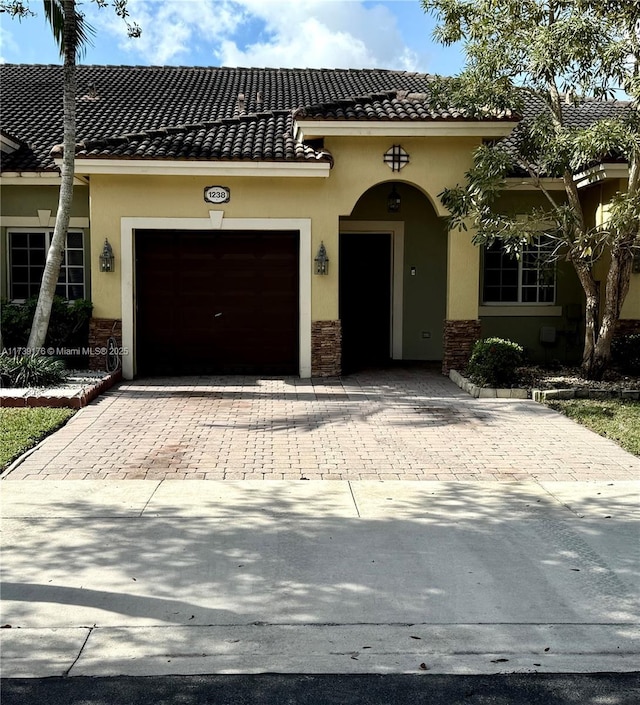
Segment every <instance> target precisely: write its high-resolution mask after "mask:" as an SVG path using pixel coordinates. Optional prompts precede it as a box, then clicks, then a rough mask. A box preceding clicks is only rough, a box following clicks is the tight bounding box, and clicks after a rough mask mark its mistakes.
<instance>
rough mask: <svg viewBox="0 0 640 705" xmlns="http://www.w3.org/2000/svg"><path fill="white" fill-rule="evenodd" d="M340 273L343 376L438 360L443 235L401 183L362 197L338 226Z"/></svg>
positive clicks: (425, 206)
mask: <svg viewBox="0 0 640 705" xmlns="http://www.w3.org/2000/svg"><path fill="white" fill-rule="evenodd" d="M394 189H395V193H397V194H398V196H399V200H400V204H399V210H397V211H392V212H390V209H389V196H390V194H391V193H392V191H393V190H394ZM339 272H340V279H339V287H340V293H339V296H340V320H341V325H342V370H343V373H347V374H348V373H349V372H355V371H358V370H362V369H366V368H370V367H380V366H384V365H387V364H389V363H390V362H391V361H393V360H433V361H440V360H442V355H443V345H442V338H443V326H444V319H445V308H446V273H447V230H446V225H445V223H444V221H443V219H442V218H439V217H438V216H437V215H436V212H435V210H434V208H433V206H432V204H431V202H430V201H429V199H428V197H427V196H426V195H425V194H424V193H423V192H422V191H420V190H419V189H418V188H416V187H415V186H413V185H411V184H407V183H402V182H386V183H381V184H378V185H376V186H374V187H372V188H370V189H369V190H368V191H366V192H365V193H364V194H363V195H362V196H361V197H360V199H359V200H358V202H357V203H356V205H355V207H354V208H353V211H352V212H351V214H350V215H349V216H346V217H343V218H341V219H340V254H339Z"/></svg>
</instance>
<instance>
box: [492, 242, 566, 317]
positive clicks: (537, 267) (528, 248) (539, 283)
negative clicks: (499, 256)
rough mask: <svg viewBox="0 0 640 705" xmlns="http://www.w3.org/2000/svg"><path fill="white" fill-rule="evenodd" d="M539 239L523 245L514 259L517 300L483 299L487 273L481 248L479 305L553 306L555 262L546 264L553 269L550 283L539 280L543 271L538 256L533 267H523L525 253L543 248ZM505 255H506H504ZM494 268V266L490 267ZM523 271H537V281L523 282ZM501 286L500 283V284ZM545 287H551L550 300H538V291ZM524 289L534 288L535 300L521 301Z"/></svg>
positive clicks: (555, 280) (555, 275)
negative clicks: (516, 275) (516, 269)
mask: <svg viewBox="0 0 640 705" xmlns="http://www.w3.org/2000/svg"><path fill="white" fill-rule="evenodd" d="M541 239H542V236H541V237H540V238H538V241H537V242H536V243H531V244H529V245H525V246H524V247H523V248H522V250H521V252H520V256H519V257H518V258H517V259H515V260H514V262H515V264H517V267H518V283H517V300H510V301H492V300H487V299H485V277H486V273H487V269H486V257H485V256H486V247H484V248H483V250H482V282H481V306H483V307H484V306H522V307H528V306H555V303H556V297H557V293H558V291H557V272H556V267H555V264H552V265H548V266H549V267H552V269H553V281H552V282H551V283H549V284H548V283H544V282H542V281H541V274H542V272H543V269H544V268H545V267H544V264H542V260H541V259H540V258H539V259H538V263H537V264H536V265H535V266H533V267H525V265H524V258H525V256H526V255H527V254H529V253H530V252H533V253H536V252H537V253H539V252H540V251H541V250H542V249H543V247H544V246H543V245H541V242H540V241H541ZM504 256H505V257H507V255H504ZM492 269H494V270H495V269H496V268H492ZM500 271H502V268H501V270H500ZM525 271H536V272H537V273H538V276H537V281H536V283H535V284H525V283H524V272H525ZM500 287H501V288H502V285H500ZM545 288H551V289H552V291H553V296H552V297H551V300H550V301H540V292H541V290H542V289H545ZM525 289H535V290H536V299H535V301H523V291H524V290H525Z"/></svg>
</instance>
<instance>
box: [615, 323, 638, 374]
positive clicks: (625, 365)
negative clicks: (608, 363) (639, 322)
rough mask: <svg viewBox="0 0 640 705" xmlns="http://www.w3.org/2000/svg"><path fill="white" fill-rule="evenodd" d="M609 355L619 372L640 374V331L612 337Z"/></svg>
mask: <svg viewBox="0 0 640 705" xmlns="http://www.w3.org/2000/svg"><path fill="white" fill-rule="evenodd" d="M611 357H612V360H613V363H614V365H616V366H617V367H618V368H619V369H620V371H621V372H626V373H627V374H631V375H637V374H640V333H628V334H627V335H620V336H618V337H616V338H614V339H613V341H612V343H611Z"/></svg>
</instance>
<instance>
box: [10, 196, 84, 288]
mask: <svg viewBox="0 0 640 705" xmlns="http://www.w3.org/2000/svg"><path fill="white" fill-rule="evenodd" d="M58 194H59V186H58V185H57V184H52V185H51V186H46V185H45V186H31V185H30V186H13V185H9V186H7V185H2V187H1V188H0V202H1V203H2V213H1V220H0V262H1V263H2V264H1V266H0V298H6V297H7V296H8V288H9V281H8V278H9V275H8V269H7V266H8V257H7V248H8V242H7V230H12V229H16V228H19V229H24V228H30V227H31V228H42V227H51V226H52V224H53V222H54V220H55V216H56V211H57V209H58ZM38 211H50V216H49V218H48V219H47V220H48V222H44V220H43V219H42V218H41V217H40V215H39V214H38ZM42 215H43V216H44V214H42ZM71 217H72V218H84V219H86V218H88V217H89V188H88V186H74V189H73V206H72V209H71ZM16 219H18V220H16ZM8 223H11V225H8ZM73 229H74V230H83V232H84V233H85V239H84V242H85V261H88V258H89V251H90V231H89V228H78V227H74V228H73ZM89 270H90V268H89V267H88V266H87V267H86V280H87V284H88V283H89V281H90V277H91V274H90V271H89ZM89 290H90V287H89V285H88V286H87V298H88V292H89Z"/></svg>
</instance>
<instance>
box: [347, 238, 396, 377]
mask: <svg viewBox="0 0 640 705" xmlns="http://www.w3.org/2000/svg"><path fill="white" fill-rule="evenodd" d="M340 320H341V322H342V370H343V372H345V373H349V372H355V371H357V370H361V369H364V368H367V367H380V366H384V365H387V364H388V363H389V362H390V359H391V235H390V234H389V233H366V234H360V233H342V234H341V235H340Z"/></svg>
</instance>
